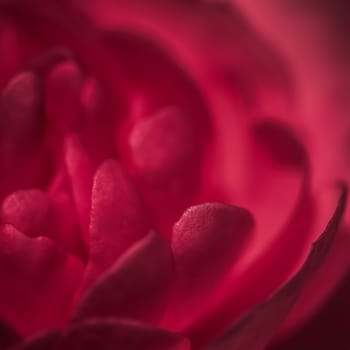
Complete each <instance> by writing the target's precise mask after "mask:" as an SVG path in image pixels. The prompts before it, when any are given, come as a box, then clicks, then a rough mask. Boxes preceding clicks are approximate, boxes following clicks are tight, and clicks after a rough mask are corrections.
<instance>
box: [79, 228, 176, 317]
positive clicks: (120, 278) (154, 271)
mask: <svg viewBox="0 0 350 350" xmlns="http://www.w3.org/2000/svg"><path fill="white" fill-rule="evenodd" d="M173 277H174V276H173V257H172V253H171V250H170V247H169V246H168V244H167V242H166V241H165V240H164V239H163V238H162V237H161V236H160V235H159V234H157V233H155V232H151V233H150V234H149V235H148V236H147V237H145V238H144V239H142V240H141V241H140V242H137V243H135V245H134V246H133V247H132V248H130V249H129V250H128V251H127V252H126V253H125V254H124V255H123V256H122V257H121V258H120V259H119V260H118V261H117V262H116V264H114V266H112V267H111V268H110V269H109V270H108V271H107V272H106V274H105V275H103V276H102V277H101V278H100V279H99V280H98V281H97V282H96V283H95V284H94V285H93V286H92V287H91V288H90V289H89V290H88V292H87V293H86V294H85V296H84V297H83V299H82V300H81V301H80V304H79V305H78V307H77V310H76V312H75V316H74V318H73V319H74V321H79V320H81V319H86V318H94V317H97V318H99V317H122V318H131V319H137V320H140V321H147V322H156V321H158V320H159V319H160V317H161V316H162V314H163V311H164V307H165V305H166V301H167V296H168V292H169V290H170V286H171V282H172V280H173Z"/></svg>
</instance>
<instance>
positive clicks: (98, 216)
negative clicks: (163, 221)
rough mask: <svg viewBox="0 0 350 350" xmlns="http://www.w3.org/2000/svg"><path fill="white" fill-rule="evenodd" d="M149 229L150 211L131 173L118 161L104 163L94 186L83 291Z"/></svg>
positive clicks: (98, 171)
mask: <svg viewBox="0 0 350 350" xmlns="http://www.w3.org/2000/svg"><path fill="white" fill-rule="evenodd" d="M148 230H149V222H148V218H147V214H146V209H145V208H144V206H143V204H142V201H141V199H140V198H139V196H138V194H137V192H136V190H135V188H134V187H133V185H132V183H131V181H130V179H129V178H128V176H127V174H126V173H125V172H124V170H123V169H122V167H121V166H120V165H119V164H118V163H117V162H116V161H112V160H110V161H106V162H104V163H103V164H102V165H101V166H100V167H99V168H98V169H97V171H96V174H95V178H94V183H93V189H92V203H91V216H90V253H89V254H90V257H89V265H88V267H87V271H86V276H85V277H86V278H85V281H84V286H83V288H84V289H85V288H86V286H87V285H90V284H91V283H92V282H93V281H95V280H96V278H97V277H98V276H99V275H100V274H101V273H103V272H105V271H106V269H108V268H109V267H110V266H111V265H112V264H113V263H114V262H115V261H116V260H117V258H119V257H120V256H121V254H123V253H124V252H125V250H126V249H128V248H129V247H130V246H131V245H132V244H133V243H135V242H136V241H137V240H139V239H140V238H142V237H144V236H145V235H146V234H147V232H148Z"/></svg>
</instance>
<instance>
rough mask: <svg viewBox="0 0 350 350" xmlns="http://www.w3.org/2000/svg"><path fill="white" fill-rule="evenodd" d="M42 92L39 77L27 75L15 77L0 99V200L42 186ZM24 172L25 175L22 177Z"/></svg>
mask: <svg viewBox="0 0 350 350" xmlns="http://www.w3.org/2000/svg"><path fill="white" fill-rule="evenodd" d="M41 108H42V91H41V86H40V82H39V80H38V78H37V77H36V76H35V75H34V74H32V73H29V72H24V73H21V74H19V75H17V76H16V77H15V78H13V80H12V81H10V83H9V84H8V86H7V87H6V89H5V90H4V91H3V93H2V96H1V100H0V170H1V175H0V176H1V177H0V179H1V185H0V197H1V198H2V197H3V196H4V195H6V194H8V193H10V192H12V191H14V190H16V189H23V188H28V187H37V186H40V185H43V184H44V183H45V181H46V176H47V170H46V169H45V167H46V164H45V159H44V155H43V145H42V141H43V127H44V121H43V113H42V109H41ZM23 173H25V174H26V176H23Z"/></svg>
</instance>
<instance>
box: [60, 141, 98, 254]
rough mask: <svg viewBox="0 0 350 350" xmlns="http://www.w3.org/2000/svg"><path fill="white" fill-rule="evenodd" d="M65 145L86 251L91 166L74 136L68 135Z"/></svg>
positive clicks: (87, 246)
mask: <svg viewBox="0 0 350 350" xmlns="http://www.w3.org/2000/svg"><path fill="white" fill-rule="evenodd" d="M65 146H66V147H65V151H66V154H65V161H66V167H67V172H68V175H69V178H70V185H71V189H72V193H73V197H74V201H75V206H76V210H77V213H78V216H79V221H80V227H81V231H82V236H83V241H84V243H85V248H86V251H88V249H89V221H90V217H89V213H90V209H91V191H92V183H93V168H92V164H91V161H90V159H89V157H88V155H87V153H86V152H85V150H84V149H83V147H82V145H81V144H80V143H79V141H78V139H77V138H76V137H74V136H71V137H68V138H67V139H66V144H65Z"/></svg>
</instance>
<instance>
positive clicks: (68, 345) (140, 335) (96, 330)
mask: <svg viewBox="0 0 350 350" xmlns="http://www.w3.org/2000/svg"><path fill="white" fill-rule="evenodd" d="M189 348H190V346H189V341H188V340H186V339H185V338H183V337H181V336H180V335H177V334H173V333H170V332H167V331H165V330H162V329H158V328H153V327H150V326H146V325H143V324H140V323H137V322H133V321H126V320H118V319H108V318H106V319H92V320H89V321H85V322H82V323H78V324H76V325H73V326H72V327H70V328H69V329H68V331H67V334H65V335H64V337H63V339H62V341H61V342H60V344H59V347H58V349H62V350H63V349H64V350H96V349H99V350H114V349H128V350H140V349H142V350H189Z"/></svg>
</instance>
